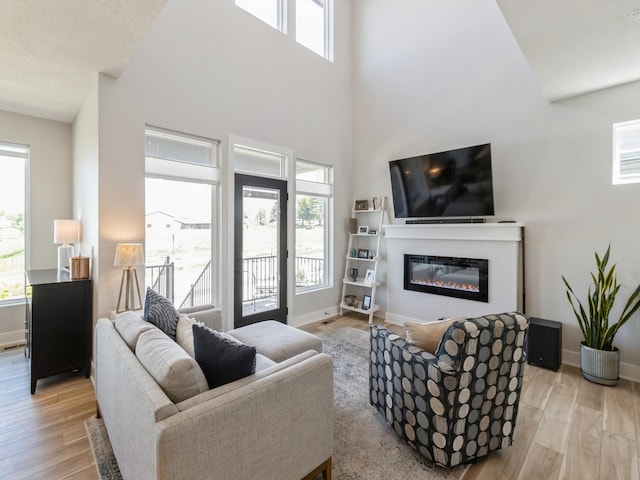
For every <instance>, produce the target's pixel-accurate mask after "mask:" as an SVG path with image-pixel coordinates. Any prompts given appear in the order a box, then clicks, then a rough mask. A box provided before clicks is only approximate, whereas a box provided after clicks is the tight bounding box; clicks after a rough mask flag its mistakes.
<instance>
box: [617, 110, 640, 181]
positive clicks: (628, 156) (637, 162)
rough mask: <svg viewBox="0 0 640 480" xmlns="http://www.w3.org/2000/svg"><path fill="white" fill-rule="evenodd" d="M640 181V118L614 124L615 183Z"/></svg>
mask: <svg viewBox="0 0 640 480" xmlns="http://www.w3.org/2000/svg"><path fill="white" fill-rule="evenodd" d="M622 183H640V120H633V121H630V122H623V123H616V124H614V125H613V184H614V185H618V184H622Z"/></svg>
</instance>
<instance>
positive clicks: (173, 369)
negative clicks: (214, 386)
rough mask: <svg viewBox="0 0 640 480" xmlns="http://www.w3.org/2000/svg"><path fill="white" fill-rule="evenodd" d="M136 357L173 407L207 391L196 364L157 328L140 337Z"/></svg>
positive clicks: (201, 373) (203, 377)
mask: <svg viewBox="0 0 640 480" xmlns="http://www.w3.org/2000/svg"><path fill="white" fill-rule="evenodd" d="M136 357H137V358H138V360H139V361H140V363H141V364H142V366H143V367H144V368H145V369H146V370H147V372H149V374H150V375H151V376H152V377H153V378H154V380H155V381H156V382H157V383H158V385H159V386H160V388H162V390H164V392H165V393H166V394H167V397H169V398H170V399H171V401H172V402H174V403H177V402H181V401H182V400H186V399H187V398H191V397H192V396H194V395H197V394H199V393H202V392H205V391H207V390H208V389H209V385H208V384H207V379H206V377H205V375H204V373H203V372H202V370H201V368H200V366H199V365H198V363H197V362H196V361H195V360H194V359H193V358H191V357H190V356H189V354H188V353H187V352H186V351H185V350H184V349H183V348H181V347H180V346H179V345H178V344H177V343H176V342H174V341H173V340H171V339H170V338H169V337H168V336H167V335H165V334H164V333H162V332H161V331H160V330H159V329H157V328H154V329H153V330H149V331H147V332H144V333H143V334H141V335H140V338H139V339H138V343H137V345H136Z"/></svg>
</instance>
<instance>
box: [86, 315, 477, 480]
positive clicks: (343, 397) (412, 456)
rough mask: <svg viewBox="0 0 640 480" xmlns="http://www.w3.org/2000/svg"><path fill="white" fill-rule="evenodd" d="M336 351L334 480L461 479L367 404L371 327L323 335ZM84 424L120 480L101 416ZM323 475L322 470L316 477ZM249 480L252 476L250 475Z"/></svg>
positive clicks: (104, 470) (98, 456)
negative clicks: (427, 456) (424, 454)
mask: <svg viewBox="0 0 640 480" xmlns="http://www.w3.org/2000/svg"><path fill="white" fill-rule="evenodd" d="M322 341H323V348H324V351H325V352H326V353H328V354H329V355H331V356H332V357H333V362H334V372H335V375H334V384H335V405H336V419H335V442H336V444H335V450H334V455H333V478H335V479H336V480H408V479H412V480H459V479H460V478H462V476H463V475H464V472H465V471H466V470H467V467H466V466H461V467H457V468H442V467H439V466H437V465H435V464H433V463H431V462H429V461H428V460H427V459H425V458H424V457H422V456H421V455H419V454H418V453H417V452H416V451H415V450H413V449H412V448H411V447H410V446H408V445H407V444H405V443H404V442H402V441H401V440H400V438H399V437H398V436H397V435H396V434H395V432H394V431H393V430H392V429H391V427H390V426H389V425H388V424H387V423H386V422H385V421H384V419H383V418H382V417H381V416H380V415H379V414H378V412H377V411H376V410H374V408H373V407H371V405H369V362H368V359H369V333H368V332H365V331H362V330H357V329H355V328H351V327H347V328H342V329H340V330H337V331H335V332H330V333H327V334H324V335H322ZM85 427H86V429H87V433H88V435H89V441H90V442H91V448H92V450H93V454H94V457H95V460H96V467H97V469H98V473H99V474H100V478H101V479H102V480H121V478H122V477H121V476H120V471H119V470H118V464H117V462H116V460H115V457H114V456H113V451H112V450H111V444H110V443H109V438H108V436H107V432H106V429H105V428H104V423H103V422H102V420H99V419H96V418H89V419H87V420H86V421H85ZM321 478H322V477H321V476H319V477H318V479H321ZM239 480H244V479H239ZM247 480H248V479H247Z"/></svg>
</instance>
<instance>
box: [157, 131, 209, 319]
mask: <svg viewBox="0 0 640 480" xmlns="http://www.w3.org/2000/svg"><path fill="white" fill-rule="evenodd" d="M145 169H146V179H145V209H146V219H145V225H146V230H145V283H146V285H147V286H148V287H151V288H153V289H154V290H156V291H157V292H158V293H160V294H162V295H164V296H165V297H167V298H169V299H170V300H171V301H172V302H173V303H174V305H175V306H176V307H177V308H181V307H190V306H197V305H204V304H211V303H215V302H216V300H217V297H218V292H217V291H216V289H215V288H214V285H218V284H219V282H214V279H215V278H217V275H218V265H217V262H216V261H215V258H217V257H216V256H215V255H214V252H216V251H217V245H216V240H217V232H218V231H219V229H218V228H217V219H216V215H215V211H216V209H215V208H214V205H215V204H216V198H217V193H216V187H217V185H218V184H219V176H220V172H219V167H218V142H217V141H215V140H209V139H203V138H200V137H195V136H191V135H187V134H182V133H177V132H170V131H167V130H163V129H159V128H156V127H147V129H146V131H145Z"/></svg>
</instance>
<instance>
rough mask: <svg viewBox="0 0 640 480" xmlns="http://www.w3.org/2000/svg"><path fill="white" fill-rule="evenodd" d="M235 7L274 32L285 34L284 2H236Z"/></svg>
mask: <svg viewBox="0 0 640 480" xmlns="http://www.w3.org/2000/svg"><path fill="white" fill-rule="evenodd" d="M236 5H237V6H239V7H240V8H242V9H243V10H246V11H247V12H249V13H250V14H251V15H253V16H254V17H256V18H259V19H260V20H262V21H263V22H265V23H266V24H268V25H271V26H272V27H273V28H275V29H276V30H280V31H281V32H283V33H287V32H286V27H285V25H286V23H285V18H286V1H285V0H236Z"/></svg>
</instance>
